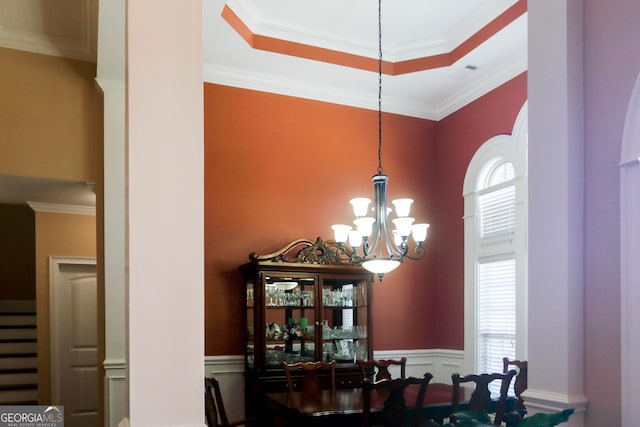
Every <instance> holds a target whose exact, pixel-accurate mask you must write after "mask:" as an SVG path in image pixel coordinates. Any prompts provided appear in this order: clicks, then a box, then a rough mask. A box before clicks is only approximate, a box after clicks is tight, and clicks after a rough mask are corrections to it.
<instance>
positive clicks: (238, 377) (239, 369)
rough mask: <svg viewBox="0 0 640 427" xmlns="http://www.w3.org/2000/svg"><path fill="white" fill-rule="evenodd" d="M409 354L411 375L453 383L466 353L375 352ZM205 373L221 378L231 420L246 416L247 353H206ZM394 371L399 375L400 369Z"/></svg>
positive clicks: (380, 355)
mask: <svg viewBox="0 0 640 427" xmlns="http://www.w3.org/2000/svg"><path fill="white" fill-rule="evenodd" d="M401 357H406V358H407V376H413V377H421V376H422V375H424V373H425V372H431V373H432V374H433V380H432V381H431V382H441V383H450V382H451V374H453V373H454V372H460V369H461V366H462V362H463V360H464V353H463V352H462V351H459V350H382V351H376V352H374V358H376V359H399V358H401ZM204 364H205V366H204V372H205V376H214V377H216V378H217V379H218V381H219V382H220V388H221V391H222V396H223V399H224V404H225V409H226V410H227V415H228V416H229V421H234V420H239V419H241V418H243V417H244V356H206V357H205V362H204ZM391 372H392V374H395V375H399V371H398V372H397V373H394V371H393V368H392V370H391Z"/></svg>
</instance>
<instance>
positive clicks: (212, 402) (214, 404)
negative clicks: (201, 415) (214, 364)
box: [204, 377, 258, 427]
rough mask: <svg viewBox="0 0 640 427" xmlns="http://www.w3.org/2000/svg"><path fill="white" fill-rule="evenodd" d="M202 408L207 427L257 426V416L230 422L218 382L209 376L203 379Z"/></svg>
mask: <svg viewBox="0 0 640 427" xmlns="http://www.w3.org/2000/svg"><path fill="white" fill-rule="evenodd" d="M204 393H205V394H204V396H205V398H204V409H205V416H206V419H207V425H208V426H209V427H212V426H216V427H233V426H247V427H248V426H257V425H258V418H257V417H253V418H245V419H242V420H239V421H235V422H232V423H230V422H229V419H228V418H227V411H225V409H224V402H223V400H222V393H221V392H220V384H219V383H218V380H217V379H215V378H213V377H210V378H207V377H205V379H204Z"/></svg>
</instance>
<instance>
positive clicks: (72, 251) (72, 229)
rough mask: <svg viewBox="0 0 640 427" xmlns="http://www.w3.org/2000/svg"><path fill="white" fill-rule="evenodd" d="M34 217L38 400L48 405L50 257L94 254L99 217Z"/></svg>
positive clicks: (49, 214)
mask: <svg viewBox="0 0 640 427" xmlns="http://www.w3.org/2000/svg"><path fill="white" fill-rule="evenodd" d="M35 217H36V310H37V319H38V320H37V321H38V393H39V396H38V400H39V402H40V404H43V405H46V404H50V403H51V367H50V364H49V355H50V352H51V341H50V333H49V327H50V323H49V257H50V256H68V257H95V256H96V218H95V217H94V216H89V215H70V214H53V213H44V212H36V215H35ZM96 315H97V314H96Z"/></svg>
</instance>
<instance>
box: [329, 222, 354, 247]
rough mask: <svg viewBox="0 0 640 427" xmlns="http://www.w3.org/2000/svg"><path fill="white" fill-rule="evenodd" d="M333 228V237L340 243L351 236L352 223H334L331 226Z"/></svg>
mask: <svg viewBox="0 0 640 427" xmlns="http://www.w3.org/2000/svg"><path fill="white" fill-rule="evenodd" d="M331 228H332V229H333V238H334V240H335V241H336V242H338V243H344V242H346V241H347V239H348V238H349V231H351V226H350V225H344V224H334V225H332V226H331Z"/></svg>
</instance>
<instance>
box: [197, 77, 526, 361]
mask: <svg viewBox="0 0 640 427" xmlns="http://www.w3.org/2000/svg"><path fill="white" fill-rule="evenodd" d="M526 86H527V83H526V73H524V74H522V75H520V76H518V77H516V78H515V79H513V80H511V81H510V82H507V83H505V84H504V85H502V86H501V87H499V88H497V89H495V90H494V91H492V92H490V93H488V94H487V95H485V96H483V97H481V98H479V99H478V100H476V101H475V102H473V103H471V104H469V105H468V106H466V107H464V108H462V109H461V110H459V111H457V112H456V113H454V114H451V115H450V116H448V117H446V118H445V119H443V120H441V121H440V122H438V123H435V122H432V121H428V120H423V119H415V118H409V117H404V116H399V115H394V114H384V116H383V138H384V141H383V150H384V151H383V166H384V172H385V173H386V174H387V175H389V177H390V180H389V185H388V192H389V199H394V198H398V197H401V196H410V197H412V198H414V199H415V200H416V204H415V207H414V216H415V217H416V218H418V219H420V220H424V221H426V222H429V223H431V225H432V227H431V230H430V232H429V233H430V234H429V237H428V239H427V243H426V248H427V256H426V257H425V259H424V260H422V261H419V262H413V261H407V262H405V263H404V264H403V265H402V266H401V268H399V269H398V270H396V271H394V272H392V273H390V274H388V275H387V276H386V277H385V278H384V280H383V281H382V282H378V281H376V283H375V286H374V322H375V336H374V348H375V349H376V350H394V349H425V348H447V349H459V350H462V349H463V348H464V304H463V303H464V276H463V261H464V258H463V257H464V234H463V231H464V230H463V213H464V212H463V208H464V206H463V199H462V184H463V181H464V176H465V173H466V170H467V166H468V164H469V161H470V160H471V157H472V156H473V154H474V153H475V151H476V150H477V149H478V148H479V147H480V146H481V145H482V143H484V142H485V141H486V140H488V139H489V138H491V137H493V136H495V135H498V134H501V133H510V132H511V130H512V128H513V124H514V121H515V118H516V116H517V114H518V112H519V111H520V108H521V107H522V105H523V104H524V102H525V100H526V97H527V87H526ZM204 93H205V236H204V241H205V304H206V306H205V335H206V348H205V354H207V355H222V354H242V353H243V351H244V347H243V342H242V331H241V330H239V329H238V328H239V325H243V317H242V316H243V307H244V288H243V285H242V278H241V275H240V273H239V272H238V270H237V267H238V265H240V264H242V263H244V262H246V261H248V258H247V256H248V254H249V253H251V252H258V253H269V252H272V251H275V250H277V249H280V248H281V247H282V246H283V245H284V244H286V243H288V242H289V241H291V240H293V239H295V238H299V237H307V238H312V239H313V238H315V237H318V236H320V237H322V238H324V239H328V238H331V236H332V232H331V230H330V228H329V227H330V225H331V224H333V223H336V222H346V221H350V220H351V216H352V214H351V209H350V205H349V203H348V201H349V199H350V198H351V197H354V196H358V195H364V196H369V197H371V196H372V193H373V186H372V184H371V180H370V177H371V176H372V175H373V174H374V173H375V172H376V167H377V138H378V136H377V112H376V111H370V110H363V109H358V108H352V107H346V106H340V105H335V104H329V103H324V102H317V101H310V100H305V99H299V98H293V97H287V96H282V95H275V94H268V93H263V92H256V91H251V90H245V89H238V88H231V87H226V86H220V85H214V84H205V91H204Z"/></svg>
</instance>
